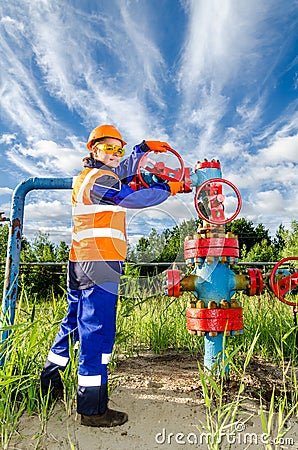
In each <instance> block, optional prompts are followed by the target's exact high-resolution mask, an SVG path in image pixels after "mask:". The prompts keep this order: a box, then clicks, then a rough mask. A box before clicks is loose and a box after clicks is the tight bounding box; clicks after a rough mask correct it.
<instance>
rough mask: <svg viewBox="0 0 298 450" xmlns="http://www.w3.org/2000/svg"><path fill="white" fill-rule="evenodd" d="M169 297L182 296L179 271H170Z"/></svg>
mask: <svg viewBox="0 0 298 450" xmlns="http://www.w3.org/2000/svg"><path fill="white" fill-rule="evenodd" d="M168 296H169V297H179V296H180V271H179V270H177V269H174V270H168Z"/></svg>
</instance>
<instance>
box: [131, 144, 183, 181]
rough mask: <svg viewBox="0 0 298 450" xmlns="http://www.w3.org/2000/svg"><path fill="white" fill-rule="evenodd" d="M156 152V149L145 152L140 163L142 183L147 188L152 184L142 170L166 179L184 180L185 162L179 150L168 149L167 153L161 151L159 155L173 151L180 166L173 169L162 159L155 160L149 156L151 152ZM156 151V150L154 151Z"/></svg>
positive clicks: (139, 170) (139, 174)
mask: <svg viewBox="0 0 298 450" xmlns="http://www.w3.org/2000/svg"><path fill="white" fill-rule="evenodd" d="M151 152H154V150H149V151H148V152H146V153H144V155H143V156H142V157H141V159H140V161H139V164H138V172H137V174H138V178H139V180H140V182H141V183H142V185H143V186H144V187H146V188H148V187H150V185H149V184H148V183H147V182H146V181H145V179H144V176H143V173H142V170H143V171H146V172H149V173H150V174H151V175H155V176H157V177H158V178H161V179H162V180H165V181H182V179H183V177H184V162H183V159H182V158H181V156H180V155H179V153H178V152H176V150H174V149H170V150H167V152H165V153H160V154H159V155H167V154H169V153H172V154H173V155H174V156H175V157H176V158H177V159H178V166H179V167H178V168H177V169H172V168H171V167H167V166H166V165H165V163H164V162H162V161H154V160H152V159H150V158H148V155H149V153H151ZM154 153H156V152H154Z"/></svg>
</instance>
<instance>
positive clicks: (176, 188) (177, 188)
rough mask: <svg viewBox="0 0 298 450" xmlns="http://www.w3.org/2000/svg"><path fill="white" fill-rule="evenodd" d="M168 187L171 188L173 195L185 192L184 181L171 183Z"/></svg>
mask: <svg viewBox="0 0 298 450" xmlns="http://www.w3.org/2000/svg"><path fill="white" fill-rule="evenodd" d="M168 185H169V186H170V191H171V195H176V194H178V192H184V183H183V181H169V182H168Z"/></svg>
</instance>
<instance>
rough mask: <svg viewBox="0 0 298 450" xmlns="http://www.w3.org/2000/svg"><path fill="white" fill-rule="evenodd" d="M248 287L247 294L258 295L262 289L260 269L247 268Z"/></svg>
mask: <svg viewBox="0 0 298 450" xmlns="http://www.w3.org/2000/svg"><path fill="white" fill-rule="evenodd" d="M247 272H248V275H249V279H250V287H249V292H248V295H260V294H261V293H262V292H263V289H264V282H263V275H262V271H261V270H260V269H247Z"/></svg>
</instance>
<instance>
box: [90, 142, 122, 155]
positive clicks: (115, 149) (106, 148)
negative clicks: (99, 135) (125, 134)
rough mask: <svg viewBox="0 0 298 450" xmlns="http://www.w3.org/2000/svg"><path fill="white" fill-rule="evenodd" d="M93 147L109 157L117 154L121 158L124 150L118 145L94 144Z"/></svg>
mask: <svg viewBox="0 0 298 450" xmlns="http://www.w3.org/2000/svg"><path fill="white" fill-rule="evenodd" d="M95 147H96V148H98V149H99V150H102V151H103V152H105V153H108V154H109V155H116V153H118V155H119V156H121V157H122V156H124V155H125V149H124V148H123V147H120V146H119V145H112V144H96V145H95Z"/></svg>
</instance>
